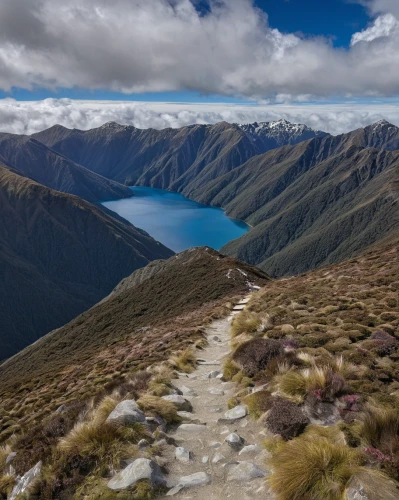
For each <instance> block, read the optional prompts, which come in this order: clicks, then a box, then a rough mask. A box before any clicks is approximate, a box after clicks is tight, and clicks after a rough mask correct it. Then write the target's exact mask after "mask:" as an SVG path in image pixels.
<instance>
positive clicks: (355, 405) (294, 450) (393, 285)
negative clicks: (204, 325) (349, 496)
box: [224, 245, 399, 500]
mask: <svg viewBox="0 0 399 500" xmlns="http://www.w3.org/2000/svg"><path fill="white" fill-rule="evenodd" d="M398 292H399V253H398V249H397V246H396V245H387V246H386V247H383V248H379V249H376V250H375V251H372V252H370V253H368V254H366V255H365V256H362V257H359V258H357V259H353V260H351V261H348V262H345V263H342V264H339V265H336V266H332V267H330V268H325V269H320V270H318V271H313V272H311V273H308V274H306V275H303V276H298V277H294V278H290V279H285V280H280V281H274V282H272V283H270V284H268V286H266V287H265V288H264V289H262V290H261V291H260V292H258V293H256V294H254V295H253V297H252V299H251V301H250V302H249V304H248V307H247V310H245V311H244V312H243V313H241V314H239V315H238V316H237V317H236V319H235V320H234V323H233V325H232V337H233V347H234V352H233V354H232V356H231V357H230V358H229V359H228V360H227V361H226V363H225V367H224V377H225V379H227V380H233V381H235V382H237V384H238V385H239V390H238V393H237V395H236V397H235V398H233V400H234V404H240V403H242V404H246V405H247V406H248V409H249V412H250V414H251V415H252V416H254V417H255V418H256V419H259V420H260V421H261V422H263V424H264V426H265V427H266V429H267V430H268V431H269V434H268V436H269V437H268V438H267V440H266V443H265V445H266V447H267V449H268V450H269V452H270V461H269V467H270V468H271V472H272V474H271V476H270V478H269V484H270V487H271V488H272V490H273V492H274V493H275V495H276V497H277V499H278V500H295V499H298V500H299V499H309V500H325V499H328V500H330V499H331V500H335V499H336V500H341V499H342V498H344V496H343V495H344V494H345V491H346V490H347V489H348V488H349V487H350V485H353V484H358V482H359V481H360V482H361V485H362V488H364V491H371V490H372V489H373V485H374V486H375V485H378V490H379V491H381V492H384V494H385V495H386V498H392V499H393V498H397V497H399V489H398V487H399V413H398V407H399V370H398V365H397V363H398V361H399V311H398V303H399V302H398ZM264 318H267V321H264ZM260 325H262V326H260ZM251 388H255V391H256V392H252V390H251ZM378 498H381V500H382V499H383V498H384V496H381V497H378Z"/></svg>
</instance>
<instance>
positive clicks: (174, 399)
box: [162, 394, 193, 411]
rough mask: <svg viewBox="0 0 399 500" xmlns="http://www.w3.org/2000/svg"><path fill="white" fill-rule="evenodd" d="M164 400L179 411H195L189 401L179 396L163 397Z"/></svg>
mask: <svg viewBox="0 0 399 500" xmlns="http://www.w3.org/2000/svg"><path fill="white" fill-rule="evenodd" d="M162 399H164V400H165V401H169V402H170V403H173V404H174V405H175V406H176V409H177V410H179V411H193V406H192V404H191V403H190V401H187V399H184V398H183V396H179V395H178V394H171V395H170V396H163V397H162Z"/></svg>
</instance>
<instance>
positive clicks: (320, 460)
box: [269, 429, 362, 500]
mask: <svg viewBox="0 0 399 500" xmlns="http://www.w3.org/2000/svg"><path fill="white" fill-rule="evenodd" d="M361 463H362V457H361V455H360V454H359V452H358V451H356V450H353V449H351V448H349V447H348V446H346V445H344V444H342V443H340V442H334V441H333V440H331V438H330V436H329V438H326V437H325V436H323V435H318V434H317V432H315V431H314V430H313V429H312V431H310V432H309V431H308V432H305V433H304V434H303V435H302V436H300V437H298V438H296V439H293V440H292V441H288V442H287V443H281V442H280V444H279V445H278V446H277V449H276V451H275V452H274V454H273V455H272V457H271V459H270V465H271V467H272V475H271V476H270V478H269V483H270V486H271V488H272V490H273V492H274V493H275V494H276V496H277V499H278V500H303V499H305V498H309V499H312V500H326V499H329V500H342V498H343V493H344V491H345V488H346V486H347V484H348V482H349V480H350V479H351V478H352V476H354V475H355V474H356V473H357V472H359V470H360V466H361Z"/></svg>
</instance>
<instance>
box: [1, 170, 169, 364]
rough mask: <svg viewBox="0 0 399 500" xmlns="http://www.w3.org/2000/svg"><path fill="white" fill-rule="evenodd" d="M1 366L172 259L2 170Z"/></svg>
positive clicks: (140, 236) (130, 231)
mask: <svg viewBox="0 0 399 500" xmlns="http://www.w3.org/2000/svg"><path fill="white" fill-rule="evenodd" d="M0 206H1V211H0V304H1V308H0V324H1V329H0V342H1V351H0V352H1V354H0V359H4V358H7V357H9V356H11V355H13V354H15V353H16V352H17V351H19V350H20V349H22V348H24V347H25V346H26V345H28V344H30V343H32V342H34V341H36V340H37V339H38V338H40V337H41V336H43V335H44V334H45V333H47V332H49V331H50V330H52V329H54V328H58V327H60V326H62V325H63V324H65V323H66V322H68V321H69V320H71V319H72V318H74V317H75V316H77V315H78V314H80V313H81V312H82V311H84V310H86V309H88V308H89V307H91V306H92V305H93V304H95V303H96V302H98V301H99V300H101V299H102V298H103V297H104V296H106V295H107V294H108V293H109V292H110V291H111V290H112V289H113V287H114V286H115V285H116V284H117V283H118V282H119V281H120V280H121V279H122V278H124V277H125V276H127V275H129V274H130V273H131V272H132V271H134V270H135V269H138V268H139V267H143V266H145V265H146V264H148V262H149V261H151V260H154V259H160V258H167V257H170V256H171V255H173V252H172V251H171V250H169V249H167V248H166V247H164V246H163V245H161V244H160V243H158V242H156V241H155V240H154V239H152V238H151V237H150V236H149V235H148V234H147V233H145V232H144V231H142V230H139V229H136V228H135V227H134V226H132V225H131V224H129V223H128V222H126V221H123V220H122V219H121V220H117V219H114V218H113V217H111V216H110V215H108V214H107V213H105V212H104V211H103V210H102V209H100V208H97V207H95V206H94V205H91V204H90V203H88V202H86V201H84V200H82V199H80V198H78V197H76V196H72V195H69V194H64V193H60V192H58V191H53V190H51V189H49V188H47V187H44V186H42V185H40V184H38V183H36V182H34V181H32V180H30V179H27V178H26V177H23V176H21V175H19V174H18V172H17V171H15V170H14V171H13V170H10V168H6V167H4V166H0Z"/></svg>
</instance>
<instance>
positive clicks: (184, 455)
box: [175, 446, 191, 464]
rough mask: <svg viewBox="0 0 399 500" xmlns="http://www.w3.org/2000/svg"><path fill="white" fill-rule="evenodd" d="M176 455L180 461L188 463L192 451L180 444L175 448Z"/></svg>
mask: <svg viewBox="0 0 399 500" xmlns="http://www.w3.org/2000/svg"><path fill="white" fill-rule="evenodd" d="M175 457H176V460H178V461H179V462H182V463H183V464H188V463H189V462H190V460H191V453H190V452H189V451H188V450H186V449H185V448H183V447H182V446H178V447H177V448H176V450H175Z"/></svg>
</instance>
